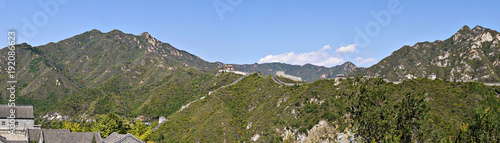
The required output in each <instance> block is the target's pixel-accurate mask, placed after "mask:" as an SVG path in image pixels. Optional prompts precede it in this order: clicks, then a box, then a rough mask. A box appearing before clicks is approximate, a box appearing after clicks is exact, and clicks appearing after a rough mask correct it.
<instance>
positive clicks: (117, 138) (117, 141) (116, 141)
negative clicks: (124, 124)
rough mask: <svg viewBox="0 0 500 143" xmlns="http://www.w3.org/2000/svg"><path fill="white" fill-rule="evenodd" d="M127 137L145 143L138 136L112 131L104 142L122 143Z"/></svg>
mask: <svg viewBox="0 0 500 143" xmlns="http://www.w3.org/2000/svg"><path fill="white" fill-rule="evenodd" d="M127 138H129V139H132V140H135V141H136V142H138V143H144V142H143V141H141V140H139V139H138V138H136V137H135V136H134V135H132V134H130V133H128V134H118V133H116V132H113V133H111V134H110V135H109V136H108V137H106V138H105V139H104V140H103V142H104V143H121V142H123V141H125V140H126V139H127Z"/></svg>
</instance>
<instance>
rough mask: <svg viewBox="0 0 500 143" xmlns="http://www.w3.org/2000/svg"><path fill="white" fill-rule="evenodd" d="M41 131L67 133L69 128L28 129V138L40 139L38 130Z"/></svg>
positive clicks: (30, 139)
mask: <svg viewBox="0 0 500 143" xmlns="http://www.w3.org/2000/svg"><path fill="white" fill-rule="evenodd" d="M42 130H43V133H69V132H70V131H69V129H28V140H29V141H38V140H39V139H40V132H42Z"/></svg>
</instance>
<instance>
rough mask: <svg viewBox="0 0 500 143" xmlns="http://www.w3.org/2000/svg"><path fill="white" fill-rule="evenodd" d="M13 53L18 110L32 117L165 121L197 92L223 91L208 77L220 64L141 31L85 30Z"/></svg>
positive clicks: (212, 75) (3, 74) (195, 95)
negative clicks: (118, 116)
mask: <svg viewBox="0 0 500 143" xmlns="http://www.w3.org/2000/svg"><path fill="white" fill-rule="evenodd" d="M16 48H17V50H16V52H17V68H18V70H17V71H18V73H17V74H16V76H17V79H18V87H19V89H18V92H17V93H18V100H19V101H18V104H34V105H35V107H36V108H35V110H36V114H38V115H42V114H46V113H49V112H50V113H54V112H59V113H62V114H63V115H66V116H69V117H71V116H76V115H77V114H83V113H85V112H87V114H101V113H106V112H109V111H115V112H118V113H122V115H125V114H127V115H129V116H135V115H148V116H160V115H163V116H166V115H168V114H169V113H172V112H173V111H175V110H177V109H179V108H180V106H181V105H182V104H183V103H186V102H189V101H191V100H192V99H195V98H197V97H198V96H200V95H201V93H208V91H209V90H211V89H212V88H215V87H218V86H222V85H224V83H220V85H219V83H216V82H217V81H215V79H214V78H213V77H214V76H215V72H214V71H215V69H216V68H217V67H218V66H219V64H217V63H209V62H206V61H204V60H202V59H200V58H199V57H197V56H194V55H192V54H190V53H188V52H185V51H182V50H178V49H176V48H174V47H172V46H171V45H170V44H168V43H162V42H160V41H158V40H157V39H155V38H154V37H152V36H151V35H149V34H148V33H143V34H141V35H138V36H135V35H132V34H125V33H123V32H121V31H118V30H113V31H110V32H108V33H102V32H100V31H98V30H92V31H88V32H85V33H82V34H80V35H77V36H74V37H71V38H68V39H65V40H62V41H59V42H57V43H49V44H46V45H42V46H37V47H32V46H30V45H28V44H19V45H16ZM7 50H8V49H7V48H4V49H2V50H1V52H2V53H6V51H7ZM2 56H3V59H5V58H6V57H5V55H2ZM0 64H1V65H0V66H5V65H4V64H6V63H5V62H1V63H0ZM1 75H2V77H1V79H2V81H3V82H1V83H0V85H1V86H2V87H6V86H7V84H6V82H5V79H6V75H7V74H6V73H5V71H1ZM227 78H237V76H236V75H234V76H233V77H227ZM186 81H188V82H186ZM2 92H3V93H4V94H2V95H3V96H2V98H1V99H2V100H1V101H0V102H2V103H6V100H5V99H7V97H6V95H7V94H6V92H7V91H5V90H4V91H2ZM159 92H160V93H159ZM165 92H166V93H165ZM82 99H85V100H82ZM113 99H114V100H113ZM167 99H169V100H167ZM151 101H154V102H151ZM160 105H163V106H160ZM152 107H155V110H153V108H152ZM160 107H162V108H160ZM146 111H147V112H146ZM130 112H133V114H130Z"/></svg>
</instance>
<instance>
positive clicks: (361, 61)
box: [354, 57, 376, 65]
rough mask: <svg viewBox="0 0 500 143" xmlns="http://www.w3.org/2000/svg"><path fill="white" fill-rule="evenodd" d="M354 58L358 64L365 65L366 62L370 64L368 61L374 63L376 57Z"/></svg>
mask: <svg viewBox="0 0 500 143" xmlns="http://www.w3.org/2000/svg"><path fill="white" fill-rule="evenodd" d="M354 60H356V61H357V64H359V65H364V64H368V63H373V62H375V61H376V60H375V58H366V59H365V58H362V57H356V58H355V59H354Z"/></svg>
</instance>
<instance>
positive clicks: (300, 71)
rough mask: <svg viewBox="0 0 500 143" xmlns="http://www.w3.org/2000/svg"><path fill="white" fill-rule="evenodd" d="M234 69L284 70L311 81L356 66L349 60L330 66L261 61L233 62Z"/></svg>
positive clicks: (272, 71) (333, 75)
mask: <svg viewBox="0 0 500 143" xmlns="http://www.w3.org/2000/svg"><path fill="white" fill-rule="evenodd" d="M233 67H234V68H235V69H236V70H240V71H244V72H259V71H260V72H262V73H263V74H265V75H272V74H275V73H276V71H285V73H286V74H290V75H294V76H299V77H302V80H304V81H306V82H312V81H315V80H318V79H325V78H335V77H336V76H337V74H343V73H347V72H352V71H354V70H355V69H356V68H357V67H356V65H354V64H353V63H351V62H345V63H344V64H342V65H337V66H334V67H331V68H328V67H324V66H316V65H312V64H306V65H303V66H300V65H290V64H285V63H263V64H257V63H255V64H244V65H237V64H233Z"/></svg>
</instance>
